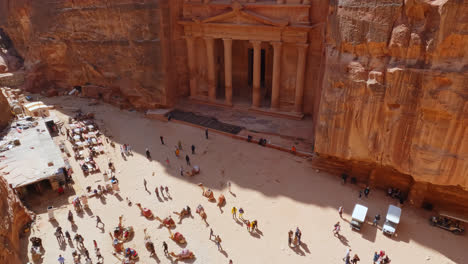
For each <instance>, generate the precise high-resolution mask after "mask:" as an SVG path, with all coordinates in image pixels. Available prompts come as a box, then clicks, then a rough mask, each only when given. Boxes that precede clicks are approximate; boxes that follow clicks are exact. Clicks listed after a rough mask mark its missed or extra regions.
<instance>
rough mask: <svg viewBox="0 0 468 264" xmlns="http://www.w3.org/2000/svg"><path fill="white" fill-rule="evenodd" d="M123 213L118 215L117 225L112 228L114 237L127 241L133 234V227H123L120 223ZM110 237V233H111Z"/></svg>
mask: <svg viewBox="0 0 468 264" xmlns="http://www.w3.org/2000/svg"><path fill="white" fill-rule="evenodd" d="M122 220H123V215H121V216H119V225H118V226H117V227H116V228H114V237H115V238H116V239H119V240H121V241H127V240H128V239H130V237H131V236H132V235H133V227H131V226H128V227H125V228H124V227H123V225H122ZM111 237H112V234H111Z"/></svg>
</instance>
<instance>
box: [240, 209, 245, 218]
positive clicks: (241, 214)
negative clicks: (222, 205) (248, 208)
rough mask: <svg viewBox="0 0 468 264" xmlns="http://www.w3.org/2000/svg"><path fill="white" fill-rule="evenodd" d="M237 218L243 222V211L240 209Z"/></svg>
mask: <svg viewBox="0 0 468 264" xmlns="http://www.w3.org/2000/svg"><path fill="white" fill-rule="evenodd" d="M239 218H240V219H241V220H244V209H242V208H239Z"/></svg>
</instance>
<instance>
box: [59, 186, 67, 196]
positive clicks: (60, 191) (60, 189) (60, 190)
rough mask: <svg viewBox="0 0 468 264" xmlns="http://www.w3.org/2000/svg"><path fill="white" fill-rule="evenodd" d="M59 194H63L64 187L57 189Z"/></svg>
mask: <svg viewBox="0 0 468 264" xmlns="http://www.w3.org/2000/svg"><path fill="white" fill-rule="evenodd" d="M57 192H58V194H63V193H64V192H65V190H64V189H63V186H59V187H58V189H57Z"/></svg>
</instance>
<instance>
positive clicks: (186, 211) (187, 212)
mask: <svg viewBox="0 0 468 264" xmlns="http://www.w3.org/2000/svg"><path fill="white" fill-rule="evenodd" d="M173 213H174V214H176V215H178V216H179V221H181V220H182V218H184V217H185V216H189V215H190V214H191V213H192V212H191V209H190V207H189V206H188V205H187V207H186V208H182V210H181V211H180V213H179V212H173Z"/></svg>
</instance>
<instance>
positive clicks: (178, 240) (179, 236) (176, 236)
mask: <svg viewBox="0 0 468 264" xmlns="http://www.w3.org/2000/svg"><path fill="white" fill-rule="evenodd" d="M167 230H168V231H169V235H170V236H169V238H170V239H172V240H174V241H175V242H176V243H178V244H185V243H187V241H186V240H185V237H184V236H183V235H182V234H181V233H179V232H176V233H175V234H172V232H171V230H170V229H169V228H168V229H167Z"/></svg>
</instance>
